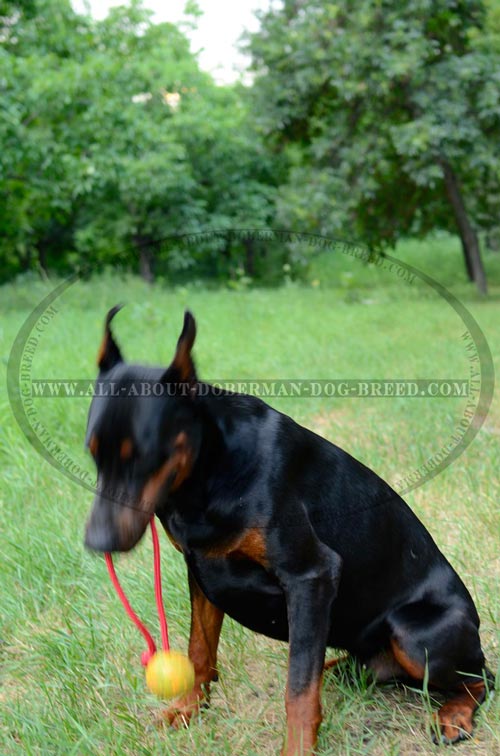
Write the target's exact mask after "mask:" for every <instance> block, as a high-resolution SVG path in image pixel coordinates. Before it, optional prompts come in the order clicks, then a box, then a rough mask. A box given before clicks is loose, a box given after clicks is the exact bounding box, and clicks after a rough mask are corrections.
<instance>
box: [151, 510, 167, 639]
mask: <svg viewBox="0 0 500 756" xmlns="http://www.w3.org/2000/svg"><path fill="white" fill-rule="evenodd" d="M149 524H150V526H151V536H152V538H153V554H154V574H155V597H156V608H157V610H158V619H159V620H160V631H161V641H162V644H163V648H164V650H165V651H170V643H169V641H168V625H167V617H166V615H165V607H164V606H163V596H162V592H161V560H160V541H159V539H158V531H157V530H156V524H155V519H154V517H152V518H151V521H150V523H149Z"/></svg>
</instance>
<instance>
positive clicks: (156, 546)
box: [104, 516, 170, 666]
mask: <svg viewBox="0 0 500 756" xmlns="http://www.w3.org/2000/svg"><path fill="white" fill-rule="evenodd" d="M149 524H150V527H151V535H152V538H153V556H154V584H155V597H156V608H157V610H158V618H159V620H160V630H161V638H162V644H163V648H164V649H165V651H169V650H170V644H169V641H168V625H167V617H166V615H165V608H164V606H163V596H162V589H161V563H160V562H161V560H160V541H159V539H158V531H157V530H156V525H155V522H154V516H153V517H152V518H151V520H150V522H149ZM104 558H105V559H106V565H107V567H108V572H109V576H110V578H111V582H112V583H113V585H114V587H115V590H116V592H117V594H118V596H119V598H120V600H121V602H122V604H123V606H124V608H125V611H126V612H127V614H128V616H129V617H130V619H131V620H132V622H133V623H134V624H135V626H136V627H137V628H138V630H139V631H140V632H141V633H142V635H143V636H144V638H145V640H146V643H147V644H148V650H147V651H144V653H143V654H142V657H141V659H142V663H143V664H144V666H146V665H147V663H148V662H149V660H150V659H151V657H152V656H153V654H155V653H156V644H155V642H154V640H153V638H152V636H151V634H150V632H149V630H148V629H147V627H146V626H145V625H144V624H143V623H142V622H141V620H140V619H139V617H138V616H137V614H136V613H135V612H134V610H133V609H132V607H131V606H130V603H129V600H128V599H127V597H126V596H125V593H124V591H123V588H122V587H121V585H120V581H119V580H118V577H117V575H116V571H115V566H114V564H113V557H112V555H111V554H110V553H109V552H106V553H105V554H104Z"/></svg>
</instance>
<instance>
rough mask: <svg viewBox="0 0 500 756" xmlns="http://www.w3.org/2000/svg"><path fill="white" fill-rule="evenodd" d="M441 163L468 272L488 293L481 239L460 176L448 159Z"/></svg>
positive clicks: (481, 291)
mask: <svg viewBox="0 0 500 756" xmlns="http://www.w3.org/2000/svg"><path fill="white" fill-rule="evenodd" d="M441 165H442V168H443V177H444V185H445V188H446V196H447V197H448V200H449V201H450V204H451V206H452V208H453V215H454V216H455V223H456V224H457V228H458V233H459V234H460V240H461V242H462V249H463V252H464V259H465V267H466V269H467V274H468V276H469V278H470V279H471V280H472V281H474V282H475V284H476V286H477V288H478V290H479V291H480V293H481V294H486V292H487V285H486V274H485V272H484V267H483V261H482V259H481V251H480V249H479V241H478V238H477V234H476V232H475V231H474V229H473V228H472V226H471V224H470V221H469V218H468V215H467V211H466V209H465V204H464V200H463V197H462V193H461V190H460V184H459V181H458V177H457V175H456V174H455V171H454V170H453V168H452V166H451V164H450V163H449V162H448V161H447V160H446V159H443V160H441Z"/></svg>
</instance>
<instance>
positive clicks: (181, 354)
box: [164, 310, 196, 385]
mask: <svg viewBox="0 0 500 756" xmlns="http://www.w3.org/2000/svg"><path fill="white" fill-rule="evenodd" d="M195 338H196V321H195V319H194V318H193V316H192V315H191V313H190V312H189V310H186V312H185V313H184V325H183V326H182V331H181V335H180V336H179V340H178V342H177V348H176V350H175V356H174V359H173V361H172V364H171V365H170V367H169V368H168V369H167V371H166V373H165V376H164V379H165V380H166V381H172V382H179V383H188V384H190V385H193V384H194V383H196V369H195V366H194V362H193V358H192V356H191V350H192V348H193V344H194V340H195Z"/></svg>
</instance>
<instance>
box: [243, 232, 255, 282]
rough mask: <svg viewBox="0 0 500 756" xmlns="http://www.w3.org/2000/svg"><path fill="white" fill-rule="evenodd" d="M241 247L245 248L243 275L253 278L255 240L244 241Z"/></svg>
mask: <svg viewBox="0 0 500 756" xmlns="http://www.w3.org/2000/svg"><path fill="white" fill-rule="evenodd" d="M243 246H244V247H245V273H246V274H247V276H250V278H253V276H254V275H255V240H254V239H244V240H243Z"/></svg>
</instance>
